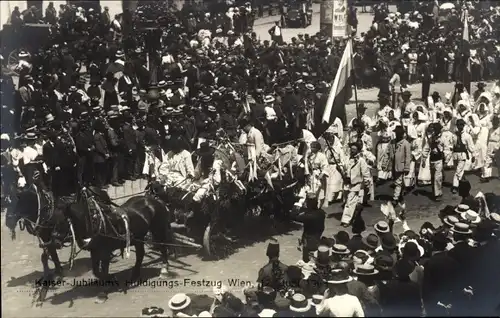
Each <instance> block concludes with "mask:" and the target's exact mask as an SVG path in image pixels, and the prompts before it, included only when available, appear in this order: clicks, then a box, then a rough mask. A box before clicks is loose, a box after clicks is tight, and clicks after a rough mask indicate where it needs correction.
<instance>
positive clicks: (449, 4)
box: [439, 2, 455, 10]
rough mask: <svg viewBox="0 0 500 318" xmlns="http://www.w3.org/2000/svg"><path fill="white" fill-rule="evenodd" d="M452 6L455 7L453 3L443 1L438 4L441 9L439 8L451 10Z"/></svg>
mask: <svg viewBox="0 0 500 318" xmlns="http://www.w3.org/2000/svg"><path fill="white" fill-rule="evenodd" d="M454 8H455V5H454V4H453V3H450V2H447V3H443V4H442V5H440V6H439V9H441V10H451V9H454Z"/></svg>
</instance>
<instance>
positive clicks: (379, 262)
mask: <svg viewBox="0 0 500 318" xmlns="http://www.w3.org/2000/svg"><path fill="white" fill-rule="evenodd" d="M373 263H374V265H375V267H376V268H377V269H378V270H381V271H392V269H393V268H394V259H393V258H392V257H391V255H389V254H386V253H379V254H377V255H376V256H375V260H374V262H373Z"/></svg>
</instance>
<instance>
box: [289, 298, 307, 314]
mask: <svg viewBox="0 0 500 318" xmlns="http://www.w3.org/2000/svg"><path fill="white" fill-rule="evenodd" d="M310 309H311V302H310V301H309V300H308V299H307V298H306V296H304V295H302V294H295V295H293V296H292V299H291V300H290V310H291V311H293V312H299V313H304V312H308V311H309V310H310Z"/></svg>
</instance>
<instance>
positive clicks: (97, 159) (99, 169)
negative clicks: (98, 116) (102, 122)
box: [93, 132, 109, 187]
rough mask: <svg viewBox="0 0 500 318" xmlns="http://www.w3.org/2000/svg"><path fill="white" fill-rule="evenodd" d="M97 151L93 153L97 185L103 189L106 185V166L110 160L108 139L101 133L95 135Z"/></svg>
mask: <svg viewBox="0 0 500 318" xmlns="http://www.w3.org/2000/svg"><path fill="white" fill-rule="evenodd" d="M94 144H95V149H94V153H93V159H94V160H93V161H94V171H95V184H96V186H98V187H102V186H103V185H104V184H105V183H106V170H107V169H106V166H107V161H108V158H109V149H108V144H107V142H106V138H104V135H103V134H102V133H101V132H96V133H95V134H94Z"/></svg>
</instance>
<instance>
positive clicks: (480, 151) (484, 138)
mask: <svg viewBox="0 0 500 318" xmlns="http://www.w3.org/2000/svg"><path fill="white" fill-rule="evenodd" d="M477 115H478V117H479V123H478V125H477V126H478V129H479V133H478V134H477V140H476V147H475V149H476V152H477V156H476V161H475V162H474V164H475V165H474V169H482V168H483V167H484V164H485V162H486V156H487V155H488V135H489V131H490V128H491V115H490V111H489V109H488V107H487V106H486V104H485V103H481V104H479V106H478V108H477Z"/></svg>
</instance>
